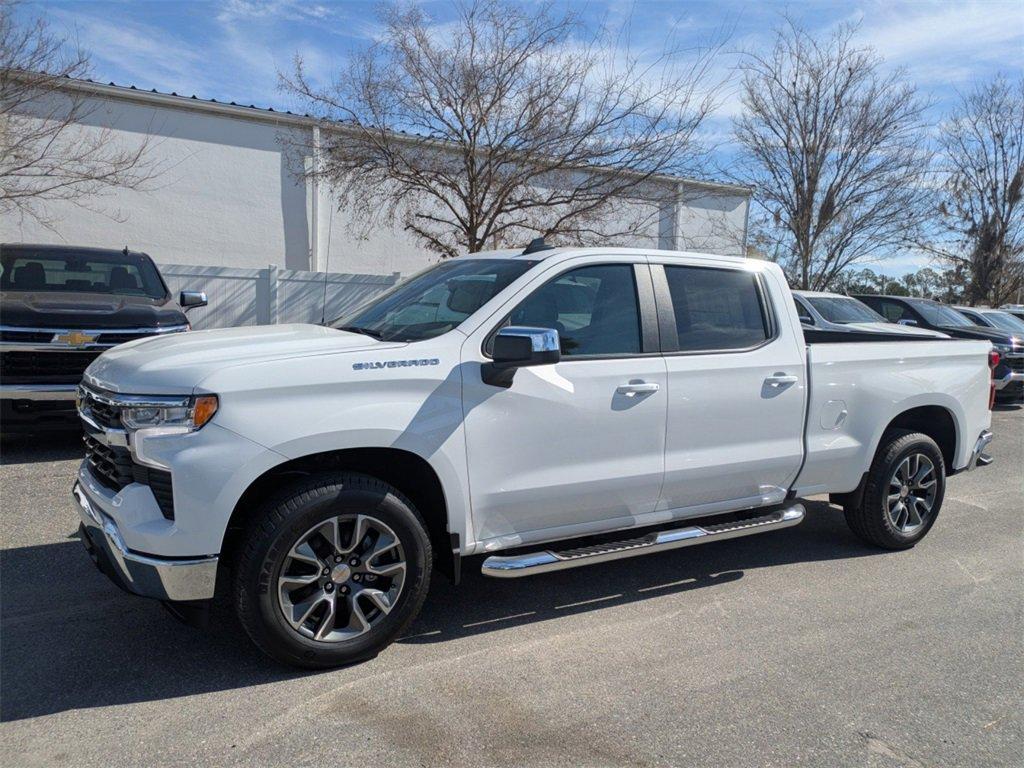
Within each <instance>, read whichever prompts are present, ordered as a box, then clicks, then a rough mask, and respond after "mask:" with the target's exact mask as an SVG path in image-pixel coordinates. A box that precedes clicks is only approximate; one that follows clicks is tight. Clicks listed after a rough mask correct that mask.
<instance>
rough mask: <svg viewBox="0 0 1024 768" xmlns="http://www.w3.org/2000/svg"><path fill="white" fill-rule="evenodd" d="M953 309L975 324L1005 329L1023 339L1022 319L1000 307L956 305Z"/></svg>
mask: <svg viewBox="0 0 1024 768" xmlns="http://www.w3.org/2000/svg"><path fill="white" fill-rule="evenodd" d="M953 309H955V310H956V311H957V312H959V313H960V314H961V315H963V316H964V317H966V318H967V319H968V320H970V321H971V322H972V323H974V324H976V325H980V326H983V327H985V328H996V329H998V330H1000V331H1007V332H1009V333H1012V334H1013V335H1014V336H1017V337H1019V338H1021V339H1024V320H1021V319H1020V318H1019V317H1017V316H1016V315H1014V314H1011V313H1010V312H1007V311H1005V310H1002V309H991V308H990V307H961V306H956V307H953Z"/></svg>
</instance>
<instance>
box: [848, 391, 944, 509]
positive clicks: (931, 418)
mask: <svg viewBox="0 0 1024 768" xmlns="http://www.w3.org/2000/svg"><path fill="white" fill-rule="evenodd" d="M892 429H908V430H911V431H913V432H920V433H922V434H924V435H927V436H928V437H930V438H931V439H932V440H934V441H935V444H936V445H938V446H939V452H940V453H941V454H942V461H943V463H944V464H945V465H946V475H950V474H952V473H953V472H955V471H956V470H955V469H954V467H955V466H956V457H957V455H958V450H959V446H960V444H961V439H962V436H961V432H962V429H961V426H960V422H959V421H958V419H957V416H956V413H955V412H954V411H953V410H952V409H950V408H948V407H945V406H943V405H937V404H934V403H930V404H927V405H915V406H913V407H910V408H905V409H904V410H902V411H900V412H899V413H897V414H896V415H895V416H893V417H892V418H891V419H890V420H889V421H888V423H886V424H885V425H883V426H882V428H881V430H880V431H879V432H878V434H877V435H876V436H875V439H874V441H873V442H872V446H871V451H870V452H869V453H868V455H867V466H865V467H864V470H863V473H862V474H861V478H860V482H859V483H858V484H857V487H856V488H855V489H854V490H852V491H850V492H848V493H831V494H829V498H830V499H831V501H832V502H833V503H834V504H839V505H841V506H846V505H853V506H859V505H860V502H861V499H862V498H863V496H864V488H865V486H866V484H867V480H868V472H869V470H870V468H871V463H872V462H873V461H874V458H875V456H876V455H877V453H878V450H879V448H880V447H881V443H882V439H883V438H884V437H885V435H886V434H887V433H888V432H889V431H890V430H892Z"/></svg>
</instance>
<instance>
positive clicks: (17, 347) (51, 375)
mask: <svg viewBox="0 0 1024 768" xmlns="http://www.w3.org/2000/svg"><path fill="white" fill-rule="evenodd" d="M205 304H206V294H204V293H202V292H200V291H182V292H181V295H180V297H179V300H178V301H177V302H175V300H174V298H173V297H172V296H171V292H170V291H169V290H168V288H167V284H166V283H165V282H164V280H163V277H161V275H160V271H159V270H158V269H157V267H156V264H154V263H153V260H152V259H151V258H150V257H149V256H147V255H146V254H144V253H137V252H134V251H129V250H128V249H127V248H125V249H124V250H121V251H118V250H108V249H103V248H83V247H78V246H68V245H25V244H16V245H11V244H0V429H2V430H3V431H5V432H9V431H18V430H22V429H25V428H28V429H32V430H35V429H41V428H47V427H55V426H56V427H61V426H66V425H68V424H69V423H70V424H74V423H75V422H74V421H73V420H71V419H73V417H74V416H75V394H76V391H77V389H78V383H79V381H80V380H81V378H82V372H83V371H84V370H85V368H86V366H88V365H89V363H91V362H92V361H93V360H95V359H96V358H97V357H98V356H99V355H100V354H101V353H102V352H104V351H105V350H107V349H110V348H111V347H113V346H116V345H117V344H123V343H124V342H126V341H131V340H133V339H139V338H142V337H144V336H152V335H155V334H164V333H177V332H179V331H187V330H189V327H190V326H189V323H188V320H186V318H185V312H184V310H185V309H189V308H191V307H199V306H203V305H205ZM69 417H71V419H69Z"/></svg>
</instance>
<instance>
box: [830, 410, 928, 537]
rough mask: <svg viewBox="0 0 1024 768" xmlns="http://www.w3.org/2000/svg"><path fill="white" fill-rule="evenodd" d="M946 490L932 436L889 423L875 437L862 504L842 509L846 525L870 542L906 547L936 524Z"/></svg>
mask: <svg viewBox="0 0 1024 768" xmlns="http://www.w3.org/2000/svg"><path fill="white" fill-rule="evenodd" d="M945 491H946V467H945V463H944V462H943V460H942V451H940V450H939V446H937V445H936V444H935V441H934V440H932V439H931V438H930V437H928V436H927V435H924V434H921V433H920V432H911V431H909V430H905V429H891V430H889V431H888V432H886V433H885V434H884V435H883V436H882V440H881V441H880V443H879V446H878V452H877V453H876V454H875V459H874V461H873V462H872V463H871V468H870V469H869V470H868V477H867V483H866V485H865V487H864V494H863V496H862V498H861V503H860V505H859V506H857V507H853V506H847V507H845V508H844V510H843V511H844V513H845V515H846V522H847V524H848V525H849V526H850V529H851V530H852V531H853V532H854V533H855V534H856V535H857V536H858V537H860V538H861V539H863V540H864V541H865V542H867V543H868V544H873V545H875V546H876V547H882V548H883V549H909V548H910V547H912V546H914V545H915V544H917V542H919V541H920V540H921V539H923V538H924V537H925V535H926V534H927V533H928V531H929V530H931V527H932V526H933V525H934V524H935V518H936V517H938V515H939V510H940V509H941V507H942V498H943V496H944V494H945Z"/></svg>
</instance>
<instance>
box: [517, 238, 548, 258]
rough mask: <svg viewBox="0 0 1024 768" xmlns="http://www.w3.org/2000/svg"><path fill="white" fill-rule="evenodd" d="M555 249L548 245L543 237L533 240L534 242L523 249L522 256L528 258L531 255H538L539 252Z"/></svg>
mask: <svg viewBox="0 0 1024 768" xmlns="http://www.w3.org/2000/svg"><path fill="white" fill-rule="evenodd" d="M554 247H555V246H553V245H548V244H547V243H545V242H544V237H543V236H541V237H535V238H533V240H531V241H530V244H529V245H528V246H526V248H524V249H523V253H522V255H523V256H526V255H528V254H531V253H536V252H537V251H550V250H551V249H552V248H554Z"/></svg>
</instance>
